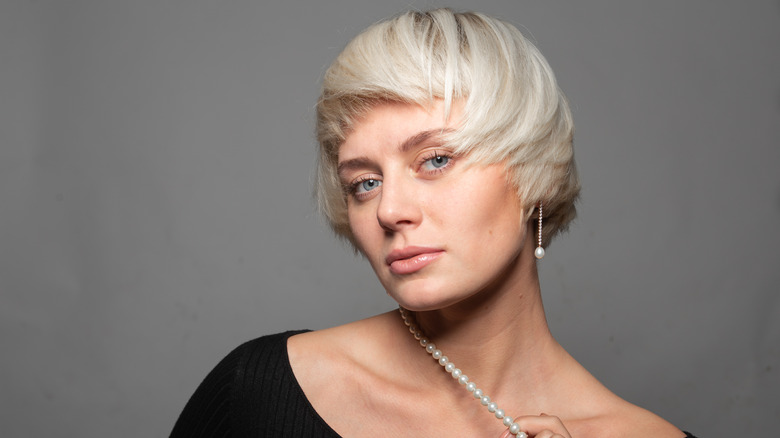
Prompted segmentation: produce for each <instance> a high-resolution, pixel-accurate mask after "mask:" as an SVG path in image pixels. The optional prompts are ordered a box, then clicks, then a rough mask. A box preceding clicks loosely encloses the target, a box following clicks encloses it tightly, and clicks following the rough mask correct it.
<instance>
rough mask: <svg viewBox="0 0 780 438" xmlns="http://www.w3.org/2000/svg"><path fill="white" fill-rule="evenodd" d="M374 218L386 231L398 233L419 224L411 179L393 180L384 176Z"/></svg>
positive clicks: (419, 216) (416, 200)
mask: <svg viewBox="0 0 780 438" xmlns="http://www.w3.org/2000/svg"><path fill="white" fill-rule="evenodd" d="M379 196H380V199H379V206H378V207H377V211H376V218H377V221H378V222H379V226H381V227H382V228H383V229H384V230H386V231H400V230H401V229H402V228H405V227H411V226H416V225H417V224H418V223H419V222H420V218H421V217H422V212H421V210H420V205H419V198H418V193H417V191H416V190H415V189H414V183H413V181H411V178H408V179H407V178H403V177H400V178H393V179H392V180H390V179H389V178H387V175H385V180H384V182H383V183H382V193H381V194H380V195H379Z"/></svg>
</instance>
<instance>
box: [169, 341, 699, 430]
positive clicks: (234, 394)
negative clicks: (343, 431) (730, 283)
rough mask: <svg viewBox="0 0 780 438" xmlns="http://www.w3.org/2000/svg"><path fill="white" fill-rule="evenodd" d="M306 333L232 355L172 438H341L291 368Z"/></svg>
mask: <svg viewBox="0 0 780 438" xmlns="http://www.w3.org/2000/svg"><path fill="white" fill-rule="evenodd" d="M304 331H305V330H301V331H289V332H285V333H279V334H275V335H269V336H263V337H261V338H257V339H255V340H252V341H249V342H246V343H244V344H243V345H241V346H239V347H238V348H236V349H235V350H233V351H232V352H231V353H230V354H228V355H227V356H226V357H225V358H224V359H222V361H221V362H220V363H219V364H217V366H216V367H215V368H214V369H213V370H212V371H211V372H210V373H209V374H208V376H206V378H205V379H204V380H203V383H201V384H200V386H199V387H198V389H197V390H196V391H195V394H193V395H192V398H190V401H188V402H187V405H186V406H185V407H184V411H183V412H182V413H181V415H180V416H179V419H178V421H176V425H175V426H174V427H173V432H171V438H197V437H208V438H214V437H225V438H228V437H234V438H238V437H272V438H300V437H307V438H309V437H310V438H340V436H339V434H337V433H336V432H335V431H334V430H333V429H331V428H330V426H328V424H327V423H325V421H324V420H323V419H322V418H321V417H320V416H319V414H317V412H316V411H315V410H314V408H313V407H312V405H311V403H309V400H308V399H307V398H306V396H305V395H304V394H303V390H302V389H301V387H300V386H299V385H298V381H297V380H295V376H294V375H293V372H292V368H291V367H290V361H289V358H288V356H287V338H289V337H290V336H293V335H295V334H298V333H302V332H304ZM685 436H686V438H695V437H694V436H693V435H691V434H689V433H687V432H686V433H685Z"/></svg>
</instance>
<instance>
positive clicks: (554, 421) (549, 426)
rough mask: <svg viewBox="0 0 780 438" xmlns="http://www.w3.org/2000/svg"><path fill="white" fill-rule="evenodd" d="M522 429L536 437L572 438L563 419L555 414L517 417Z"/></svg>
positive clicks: (516, 421) (516, 419)
mask: <svg viewBox="0 0 780 438" xmlns="http://www.w3.org/2000/svg"><path fill="white" fill-rule="evenodd" d="M515 423H517V425H518V426H520V430H522V431H525V433H527V434H528V436H530V437H535V438H551V437H555V438H559V437H560V438H571V434H570V433H569V431H568V430H566V426H564V425H563V421H561V419H560V418H558V417H556V416H554V415H547V414H544V415H538V416H537V415H526V416H522V417H517V418H515Z"/></svg>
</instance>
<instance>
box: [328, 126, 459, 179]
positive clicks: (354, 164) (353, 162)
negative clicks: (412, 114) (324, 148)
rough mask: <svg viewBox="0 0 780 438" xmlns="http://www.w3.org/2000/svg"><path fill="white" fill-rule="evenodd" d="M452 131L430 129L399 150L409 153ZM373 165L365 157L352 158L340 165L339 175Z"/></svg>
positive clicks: (408, 139) (412, 137)
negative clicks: (421, 144)
mask: <svg viewBox="0 0 780 438" xmlns="http://www.w3.org/2000/svg"><path fill="white" fill-rule="evenodd" d="M452 131H454V130H453V129H451V128H446V129H445V128H437V129H429V130H427V131H420V132H418V133H417V134H415V135H413V136H411V137H409V138H407V139H406V140H404V141H403V143H401V145H400V146H399V147H398V150H399V151H401V152H402V153H406V152H409V151H410V150H412V149H414V148H415V147H417V146H419V145H420V143H424V142H426V141H428V140H429V139H431V138H432V137H435V136H437V135H440V134H443V133H445V132H452ZM371 164H372V161H371V160H369V159H368V158H365V157H358V158H352V159H349V160H345V161H343V162H341V163H339V165H338V169H337V173H338V175H339V176H340V175H341V174H342V173H343V172H345V171H348V170H352V169H359V168H363V167H369V166H370V165H371Z"/></svg>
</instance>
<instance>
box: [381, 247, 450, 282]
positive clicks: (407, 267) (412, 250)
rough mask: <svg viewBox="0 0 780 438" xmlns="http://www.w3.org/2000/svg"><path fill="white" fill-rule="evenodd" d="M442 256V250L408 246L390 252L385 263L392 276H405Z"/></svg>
mask: <svg viewBox="0 0 780 438" xmlns="http://www.w3.org/2000/svg"><path fill="white" fill-rule="evenodd" d="M442 255H444V250H442V249H438V248H425V247H419V246H408V247H406V248H402V249H396V250H393V251H392V252H390V254H388V256H387V258H385V262H386V263H387V265H388V266H389V267H390V272H392V273H393V274H396V275H406V274H412V273H415V272H417V271H419V270H420V269H422V268H424V267H426V266H428V265H429V264H430V263H433V262H434V261H435V260H436V259H438V258H439V257H441V256H442Z"/></svg>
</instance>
